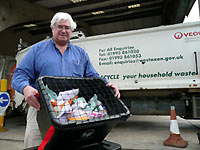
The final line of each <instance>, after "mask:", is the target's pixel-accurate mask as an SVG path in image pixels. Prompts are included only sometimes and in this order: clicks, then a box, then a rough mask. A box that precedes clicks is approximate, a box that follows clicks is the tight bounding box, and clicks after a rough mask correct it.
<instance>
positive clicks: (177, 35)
mask: <svg viewBox="0 0 200 150" xmlns="http://www.w3.org/2000/svg"><path fill="white" fill-rule="evenodd" d="M174 37H175V39H181V38H182V37H183V34H182V33H181V32H176V33H175V34H174Z"/></svg>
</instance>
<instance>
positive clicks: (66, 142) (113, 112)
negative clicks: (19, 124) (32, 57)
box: [37, 76, 130, 150]
mask: <svg viewBox="0 0 200 150" xmlns="http://www.w3.org/2000/svg"><path fill="white" fill-rule="evenodd" d="M37 85H38V90H39V95H40V104H41V110H40V111H38V116H37V120H38V124H39V128H40V131H41V134H42V138H44V137H45V135H46V133H47V130H48V129H49V127H50V126H51V125H52V126H53V127H54V128H55V132H54V134H53V136H52V137H51V139H50V140H49V141H48V143H47V145H46V146H45V149H47V150H53V149H63V150H65V149H67V150H76V149H77V150H78V149H80V150H82V149H84V150H86V149H91V150H92V149H98V147H99V149H102V150H104V149H105V150H111V149H112V150H115V149H116V150H117V149H121V146H120V145H119V144H117V143H112V142H109V141H104V138H105V137H106V135H107V134H108V133H109V132H110V130H111V129H112V128H113V127H114V126H115V125H116V124H117V123H119V122H120V121H121V120H126V119H127V118H128V117H129V115H130V113H129V110H128V109H127V107H126V106H125V105H124V104H123V102H122V101H121V100H120V99H117V98H116V97H115V96H114V91H113V89H112V88H110V87H107V86H106V82H105V81H104V80H103V79H100V78H78V77H51V76H43V77H40V78H39V79H38V80H37ZM47 87H48V89H49V90H51V91H53V92H54V93H56V94H57V95H59V93H60V92H63V91H70V90H77V89H78V91H79V92H78V95H77V97H78V98H80V99H81V98H84V99H85V100H86V103H83V104H87V103H88V105H89V103H90V107H91V106H92V104H93V103H92V102H93V101H92V102H89V100H90V99H91V98H92V97H93V98H94V95H95V96H96V97H97V99H98V101H100V103H99V102H98V104H99V105H98V109H100V108H101V109H103V112H106V114H104V115H101V114H98V115H97V116H98V117H91V115H90V117H88V118H84V119H76V117H77V116H76V117H73V116H72V117H71V118H72V119H69V118H67V117H66V118H65V119H64V120H63V119H60V118H59V117H58V115H57V112H58V111H57V110H56V111H55V108H56V107H54V106H53V103H52V101H51V98H50V96H49V95H48V93H49V91H48V90H47ZM77 97H76V98H77ZM78 104H80V102H79V103H78ZM78 104H77V105H78ZM81 106H82V103H81ZM96 107H97V106H96ZM96 107H95V110H96ZM58 108H60V109H61V107H58ZM66 108H67V109H68V107H66ZM70 109H71V108H70ZM76 109H77V108H76V107H74V109H72V111H74V112H75V113H76V114H77V112H79V110H76ZM90 109H91V108H90ZM63 110H66V109H64V108H63V107H62V111H63ZM89 112H91V111H89ZM92 112H93V111H92ZM66 114H68V113H66ZM91 114H92V113H91ZM81 117H82V116H81ZM74 118H75V119H74ZM77 118H80V117H77ZM95 145H96V147H95V148H94V147H93V148H90V147H92V146H95Z"/></svg>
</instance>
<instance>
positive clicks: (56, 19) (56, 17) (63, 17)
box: [51, 12, 77, 31]
mask: <svg viewBox="0 0 200 150" xmlns="http://www.w3.org/2000/svg"><path fill="white" fill-rule="evenodd" d="M60 20H69V23H70V26H71V29H72V31H74V29H76V26H77V25H76V22H74V20H73V19H72V17H71V15H70V14H68V13H65V12H58V13H56V14H55V15H54V16H53V18H52V19H51V27H54V25H55V23H56V22H59V21H60Z"/></svg>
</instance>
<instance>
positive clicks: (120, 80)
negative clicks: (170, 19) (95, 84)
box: [18, 22, 200, 118]
mask: <svg viewBox="0 0 200 150" xmlns="http://www.w3.org/2000/svg"><path fill="white" fill-rule="evenodd" d="M72 43H74V44H76V45H78V46H80V47H82V48H83V49H85V51H86V52H87V53H88V54H89V56H90V59H91V62H92V64H93V65H94V67H95V69H96V70H97V71H98V72H99V74H100V75H101V76H102V77H103V78H107V79H108V80H109V81H111V82H113V83H114V84H116V85H118V87H119V89H120V92H121V99H122V100H123V101H124V102H125V104H126V105H127V106H128V107H129V109H130V111H131V112H132V114H143V115H150V114H151V115H152V114H154V115H168V114H170V106H171V105H174V106H175V107H176V113H177V114H178V115H180V116H183V117H185V118H200V23H199V22H194V23H185V24H183V23H181V24H176V25H169V26H160V27H154V28H147V29H141V30H133V31H126V32H119V33H112V34H105V35H98V36H92V37H86V38H81V39H75V40H72ZM26 51H27V50H26ZM22 53H24V52H23V51H21V54H22ZM21 54H20V53H18V57H21V56H20V55H21ZM23 55H24V54H23Z"/></svg>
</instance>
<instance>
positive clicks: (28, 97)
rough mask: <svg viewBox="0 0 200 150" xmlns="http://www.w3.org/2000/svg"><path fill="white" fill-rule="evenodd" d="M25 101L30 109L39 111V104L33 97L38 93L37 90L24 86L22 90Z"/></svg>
mask: <svg viewBox="0 0 200 150" xmlns="http://www.w3.org/2000/svg"><path fill="white" fill-rule="evenodd" d="M23 93H24V98H25V101H26V102H27V103H28V104H29V105H30V106H32V107H34V108H36V109H37V110H40V103H39V102H38V100H37V99H36V97H35V95H36V94H37V93H38V90H36V89H35V88H33V87H31V86H26V87H25V88H24V89H23Z"/></svg>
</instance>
